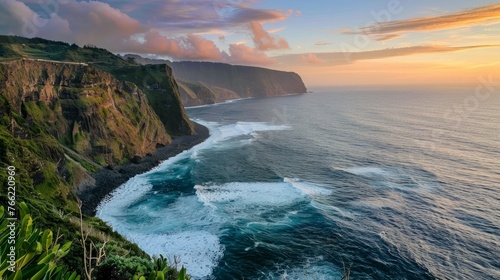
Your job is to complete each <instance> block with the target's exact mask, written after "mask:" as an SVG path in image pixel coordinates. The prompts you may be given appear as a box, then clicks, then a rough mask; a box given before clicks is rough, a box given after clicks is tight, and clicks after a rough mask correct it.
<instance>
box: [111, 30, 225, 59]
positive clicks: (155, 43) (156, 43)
mask: <svg viewBox="0 0 500 280" xmlns="http://www.w3.org/2000/svg"><path fill="white" fill-rule="evenodd" d="M140 41H142V42H139V41H137V40H134V39H130V40H128V41H127V42H126V44H125V45H124V46H123V47H122V48H123V49H122V50H119V51H123V52H130V51H133V52H137V53H155V54H165V55H168V56H171V57H173V58H177V59H193V60H218V59H221V58H222V54H221V52H220V50H219V49H218V48H217V47H216V46H215V43H214V42H213V41H210V40H207V39H205V38H203V37H201V36H198V35H193V34H188V35H187V36H185V37H181V38H168V37H166V36H164V35H162V34H160V32H159V31H158V30H155V29H152V30H150V31H148V32H147V33H146V34H145V35H144V37H143V38H142V40H140Z"/></svg>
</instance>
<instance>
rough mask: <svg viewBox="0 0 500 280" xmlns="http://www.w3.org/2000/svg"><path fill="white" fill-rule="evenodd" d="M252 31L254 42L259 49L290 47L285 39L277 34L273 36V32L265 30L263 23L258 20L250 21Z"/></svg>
mask: <svg viewBox="0 0 500 280" xmlns="http://www.w3.org/2000/svg"><path fill="white" fill-rule="evenodd" d="M250 31H251V32H252V35H253V36H252V39H253V42H254V44H255V46H256V48H257V49H258V50H261V51H267V50H279V49H288V48H290V46H289V45H288V42H287V41H286V40H285V39H283V38H280V37H277V36H271V34H269V32H267V31H266V30H264V28H262V25H261V24H260V23H258V22H255V21H253V22H251V23H250Z"/></svg>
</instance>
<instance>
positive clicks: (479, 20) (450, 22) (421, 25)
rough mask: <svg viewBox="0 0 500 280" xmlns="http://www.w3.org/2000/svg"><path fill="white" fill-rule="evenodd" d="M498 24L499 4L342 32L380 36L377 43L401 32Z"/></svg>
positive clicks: (398, 35)
mask: <svg viewBox="0 0 500 280" xmlns="http://www.w3.org/2000/svg"><path fill="white" fill-rule="evenodd" d="M499 22H500V4H493V5H489V6H483V7H477V8H473V9H468V10H464V11H461V12H457V13H452V14H447V15H441V16H429V17H418V18H411V19H404V20H394V21H387V22H379V23H377V24H374V25H370V26H366V27H363V28H359V29H357V30H354V31H352V30H348V31H344V32H343V33H344V34H366V35H374V36H380V37H379V38H378V39H377V41H387V40H391V39H394V38H397V37H400V36H401V35H400V34H399V33H403V32H412V31H424V32H425V31H435V30H444V29H452V28H459V27H465V26H471V25H478V24H485V25H486V24H494V23H499Z"/></svg>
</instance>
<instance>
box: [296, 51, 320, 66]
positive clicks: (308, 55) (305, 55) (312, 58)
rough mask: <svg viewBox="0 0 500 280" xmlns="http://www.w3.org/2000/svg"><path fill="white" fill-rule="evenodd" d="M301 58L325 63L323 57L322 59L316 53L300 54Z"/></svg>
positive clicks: (308, 61) (310, 62)
mask: <svg viewBox="0 0 500 280" xmlns="http://www.w3.org/2000/svg"><path fill="white" fill-rule="evenodd" d="M299 60H300V61H302V62H306V63H309V64H321V63H325V61H324V60H323V59H320V58H318V57H317V56H316V54H314V53H308V54H303V55H301V56H299Z"/></svg>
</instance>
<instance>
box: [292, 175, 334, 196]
mask: <svg viewBox="0 0 500 280" xmlns="http://www.w3.org/2000/svg"><path fill="white" fill-rule="evenodd" d="M283 181H284V182H286V183H289V184H291V185H292V186H294V187H295V188H297V189H299V190H301V191H302V192H304V193H305V194H307V195H309V196H326V195H331V194H332V193H333V192H332V190H330V189H327V188H326V187H324V186H320V185H318V184H314V183H311V182H305V181H302V180H300V179H297V178H294V179H291V178H285V179H284V180H283Z"/></svg>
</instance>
